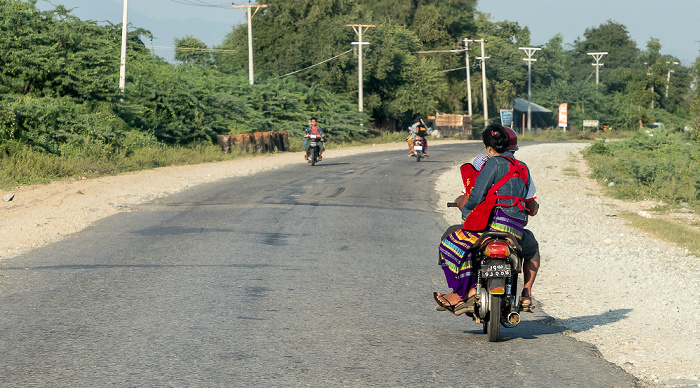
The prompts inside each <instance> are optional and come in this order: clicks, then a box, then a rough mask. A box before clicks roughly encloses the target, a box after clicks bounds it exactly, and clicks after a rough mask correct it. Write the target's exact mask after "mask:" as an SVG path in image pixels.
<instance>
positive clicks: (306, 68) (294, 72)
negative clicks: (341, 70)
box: [273, 49, 352, 80]
mask: <svg viewBox="0 0 700 388" xmlns="http://www.w3.org/2000/svg"><path fill="white" fill-rule="evenodd" d="M351 51H352V49H350V50H348V51H346V52H344V53H340V54H338V55H336V56H334V57H333V58H328V59H326V60H325V61H323V62H319V63H316V64H314V65H311V66H309V67H305V68H303V69H301V70H297V71H293V72H291V73H287V74H285V75H281V76H279V77H277V78H273V80H275V79H280V78H284V77H287V76H289V75H292V74H296V73H299V72H302V71H304V70H308V69H310V68H312V67H316V66H318V65H322V64H324V63H326V62H328V61H332V60H334V59H336V58H338V57H340V56H343V55H345V54H347V53H349V52H351Z"/></svg>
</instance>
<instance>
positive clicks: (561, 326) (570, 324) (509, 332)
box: [464, 309, 632, 342]
mask: <svg viewBox="0 0 700 388" xmlns="http://www.w3.org/2000/svg"><path fill="white" fill-rule="evenodd" d="M631 311H632V309H617V310H610V311H607V312H604V313H602V314H597V315H586V316H579V317H572V318H567V319H554V318H552V317H550V316H548V315H545V314H544V313H542V312H539V313H537V314H535V316H534V317H532V318H530V319H528V318H529V317H528V315H529V314H527V313H525V314H521V316H522V317H523V320H522V321H521V322H520V324H519V325H518V326H517V327H515V328H512V329H508V328H505V327H501V339H500V341H501V342H507V341H510V340H516V339H538V338H539V337H541V336H545V335H551V334H557V333H564V332H567V331H574V332H582V331H586V330H590V329H592V328H594V327H596V326H603V325H607V324H610V323H615V322H618V321H621V320H623V319H626V318H627V314H628V313H629V312H631ZM469 328H470V330H465V331H464V333H466V334H479V335H483V334H482V333H483V331H482V327H481V325H478V324H476V323H473V322H472V323H471V324H470V325H469ZM472 328H473V329H472Z"/></svg>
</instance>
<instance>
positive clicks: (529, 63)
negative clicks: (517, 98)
mask: <svg viewBox="0 0 700 388" xmlns="http://www.w3.org/2000/svg"><path fill="white" fill-rule="evenodd" d="M520 50H523V51H525V54H527V58H523V61H526V62H527V130H528V132H529V131H532V62H537V59H535V58H533V57H532V55H533V54H535V51H538V50H542V49H541V48H538V47H520Z"/></svg>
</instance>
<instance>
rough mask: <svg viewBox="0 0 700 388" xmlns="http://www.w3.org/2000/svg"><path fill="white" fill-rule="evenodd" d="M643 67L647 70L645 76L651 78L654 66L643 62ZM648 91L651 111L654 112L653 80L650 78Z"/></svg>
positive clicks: (654, 92) (654, 93)
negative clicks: (649, 92)
mask: <svg viewBox="0 0 700 388" xmlns="http://www.w3.org/2000/svg"><path fill="white" fill-rule="evenodd" d="M644 66H645V67H646V68H647V76H648V77H651V76H652V70H654V64H653V63H647V62H644ZM649 90H650V91H651V107H650V109H651V110H654V100H655V98H654V96H655V95H656V91H655V90H654V78H653V77H652V79H651V85H650V86H649Z"/></svg>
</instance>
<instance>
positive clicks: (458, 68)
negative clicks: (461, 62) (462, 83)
mask: <svg viewBox="0 0 700 388" xmlns="http://www.w3.org/2000/svg"><path fill="white" fill-rule="evenodd" d="M466 68H467V67H466V66H462V67H457V68H454V69H449V70H440V73H447V72H450V71H457V70H464V69H466Z"/></svg>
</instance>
